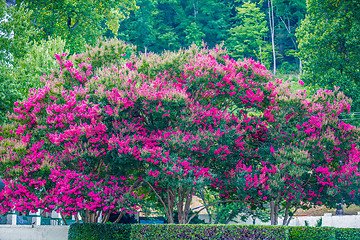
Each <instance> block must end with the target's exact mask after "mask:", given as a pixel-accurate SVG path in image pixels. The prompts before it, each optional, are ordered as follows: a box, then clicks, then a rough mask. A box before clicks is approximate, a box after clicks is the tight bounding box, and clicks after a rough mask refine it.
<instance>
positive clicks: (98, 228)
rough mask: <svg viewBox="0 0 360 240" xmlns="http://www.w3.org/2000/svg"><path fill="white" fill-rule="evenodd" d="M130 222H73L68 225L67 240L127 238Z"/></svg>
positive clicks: (121, 239)
mask: <svg viewBox="0 0 360 240" xmlns="http://www.w3.org/2000/svg"><path fill="white" fill-rule="evenodd" d="M130 234H131V225H130V224H97V223H86V224H82V223H81V224H80V223H74V224H72V225H70V229H69V234H68V240H110V239H111V240H128V239H130Z"/></svg>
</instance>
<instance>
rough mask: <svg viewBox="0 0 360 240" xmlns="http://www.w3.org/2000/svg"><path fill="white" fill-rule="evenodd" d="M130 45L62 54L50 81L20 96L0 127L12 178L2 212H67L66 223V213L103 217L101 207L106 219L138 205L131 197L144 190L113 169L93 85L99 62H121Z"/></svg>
mask: <svg viewBox="0 0 360 240" xmlns="http://www.w3.org/2000/svg"><path fill="white" fill-rule="evenodd" d="M129 49H130V48H129V47H128V46H124V45H123V44H121V43H119V42H116V41H111V42H107V43H105V44H99V45H98V46H97V47H96V48H94V49H89V50H88V51H87V52H85V53H83V54H82V55H78V56H74V57H73V59H74V60H73V61H69V60H66V54H62V55H57V56H56V58H57V61H58V64H59V69H60V70H59V71H57V72H54V73H53V74H51V75H49V76H46V77H45V76H44V79H46V84H45V86H44V87H42V88H39V89H31V90H30V93H29V96H28V97H27V99H26V100H24V101H22V102H15V108H14V112H13V113H12V115H11V116H10V122H9V124H6V125H3V126H2V127H1V129H0V159H1V167H0V168H1V176H2V179H3V180H4V183H5V185H6V187H5V189H4V190H3V191H2V192H1V198H2V204H1V211H2V213H6V212H8V211H10V210H17V211H19V212H29V211H37V209H39V208H40V209H44V210H45V211H51V210H55V211H57V212H60V213H61V214H62V217H63V219H64V221H65V223H66V219H65V217H64V215H70V214H72V215H76V218H77V220H78V213H79V214H80V215H81V217H82V219H83V221H84V222H97V221H98V218H99V217H100V215H101V214H102V215H103V218H102V219H103V222H106V221H107V219H108V217H109V215H110V213H112V212H116V211H120V212H121V213H125V212H128V213H131V212H132V211H133V210H136V209H137V208H138V207H137V206H136V205H135V204H133V203H132V201H131V199H136V198H137V196H136V195H135V194H134V193H133V190H134V189H135V188H136V187H137V186H138V183H139V181H138V180H137V179H134V178H133V177H132V176H131V175H128V176H121V175H118V174H115V175H114V174H112V172H111V171H110V169H109V168H108V166H107V165H106V163H105V162H106V159H107V158H109V157H110V153H109V150H110V149H111V146H110V145H109V139H110V136H111V133H110V131H109V130H108V128H107V126H106V121H108V120H105V119H104V117H103V113H104V112H103V111H105V110H104V109H103V108H102V106H101V104H100V103H94V102H93V101H91V99H92V95H94V94H95V92H91V91H92V90H91V89H90V88H88V87H87V83H88V82H89V81H90V80H91V79H96V78H95V77H94V73H95V72H96V69H97V66H99V64H98V63H99V62H102V61H105V59H106V63H107V64H110V63H112V62H114V63H115V62H117V61H118V60H121V59H120V58H119V56H121V57H124V55H126V51H128V52H129ZM130 53H131V49H130ZM125 57H126V56H125ZM84 59H87V61H88V62H86V63H85V62H84V61H83V60H84ZM112 60H113V61H112ZM90 63H92V65H94V66H95V67H94V68H93V67H92V66H91V65H90ZM101 66H106V64H101ZM110 121H111V120H110ZM121 215H122V214H121ZM119 220H120V219H119Z"/></svg>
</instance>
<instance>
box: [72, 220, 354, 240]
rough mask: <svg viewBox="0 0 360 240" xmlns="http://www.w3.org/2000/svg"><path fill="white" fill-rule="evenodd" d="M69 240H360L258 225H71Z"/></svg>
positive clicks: (329, 230) (344, 233)
mask: <svg viewBox="0 0 360 240" xmlns="http://www.w3.org/2000/svg"><path fill="white" fill-rule="evenodd" d="M68 239H69V240H83V239H87V240H125V239H126V240H155V239H156V240H183V239H187V240H190V239H193V240H205V239H206V240H213V239H214V240H215V239H216V240H225V239H229V240H230V239H231V240H235V239H244V240H245V239H247V240H249V239H266V240H275V239H276V240H277V239H279V240H330V239H331V240H335V239H336V240H360V229H358V228H333V227H284V226H259V225H255V226H254V225H247V226H243V225H207V224H196V225H180V224H72V225H71V226H70V229H69V238H68Z"/></svg>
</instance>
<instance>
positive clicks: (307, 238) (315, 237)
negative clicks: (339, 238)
mask: <svg viewBox="0 0 360 240" xmlns="http://www.w3.org/2000/svg"><path fill="white" fill-rule="evenodd" d="M289 239H290V240H319V239H321V240H335V239H336V238H335V228H331V227H321V228H317V227H289Z"/></svg>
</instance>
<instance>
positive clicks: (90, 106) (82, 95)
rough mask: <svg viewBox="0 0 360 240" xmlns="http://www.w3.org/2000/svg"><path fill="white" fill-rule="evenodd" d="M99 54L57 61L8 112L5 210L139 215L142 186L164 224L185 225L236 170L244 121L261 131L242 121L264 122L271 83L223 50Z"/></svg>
mask: <svg viewBox="0 0 360 240" xmlns="http://www.w3.org/2000/svg"><path fill="white" fill-rule="evenodd" d="M109 45H111V44H108V45H106V46H105V47H103V49H104V51H105V50H107V51H108V53H111V52H112V51H113V50H117V51H118V54H117V55H118V56H121V55H123V54H125V57H128V55H127V54H126V51H127V48H126V47H125V46H122V45H121V46H119V47H117V48H115V49H112V47H111V46H109ZM120 50H121V51H120ZM109 55H110V57H111V54H109ZM106 56H107V57H109V56H108V55H106V54H105V55H104V54H101V53H99V51H98V47H97V48H95V49H93V50H89V51H88V52H86V53H84V54H82V55H78V56H73V57H72V61H71V60H68V59H67V57H66V54H62V55H57V56H56V57H57V60H58V63H59V65H60V71H59V72H56V73H54V74H53V75H50V76H48V77H47V78H46V79H47V82H46V86H45V87H44V88H40V89H37V90H35V89H33V90H31V94H30V95H29V97H28V98H27V100H25V101H23V102H17V103H16V107H15V108H14V113H13V114H12V116H11V119H12V122H11V123H10V124H8V125H6V126H3V127H2V136H3V137H2V140H1V146H2V147H1V148H2V149H1V163H2V164H1V170H2V175H3V178H4V180H5V184H6V187H5V190H4V191H3V192H2V197H3V202H4V204H3V205H2V208H3V211H7V210H10V209H15V210H18V211H34V210H35V209H37V208H43V209H45V210H47V211H49V210H53V209H54V210H57V211H60V212H61V213H62V214H64V215H65V214H75V215H76V216H77V214H76V213H80V215H81V216H82V218H83V219H85V221H86V222H95V221H97V218H98V216H99V215H100V214H106V213H110V212H113V211H118V210H122V211H127V212H131V211H132V210H133V209H136V208H137V206H136V205H134V204H133V203H132V200H136V199H137V198H138V196H137V195H136V194H135V193H134V190H135V189H136V188H138V187H139V186H141V185H142V186H145V187H147V188H148V189H150V190H151V191H152V192H153V193H154V194H155V195H156V197H157V201H158V202H159V203H160V204H161V205H162V206H163V209H164V212H165V213H166V216H167V219H168V222H169V223H173V222H174V218H173V217H174V210H176V211H177V213H178V222H179V223H187V222H189V221H190V220H191V219H190V218H189V213H190V203H191V200H192V197H193V195H194V193H195V192H196V191H198V190H200V189H201V188H203V187H205V186H209V185H210V182H211V181H213V179H214V177H215V176H216V175H217V174H222V173H223V172H224V170H225V169H226V168H228V167H229V166H231V165H232V167H235V166H236V164H237V162H238V158H239V155H240V153H241V152H242V151H244V148H245V146H244V142H243V140H242V138H243V135H244V132H246V131H247V129H251V128H248V127H247V124H250V125H253V124H255V125H256V124H259V125H261V126H263V127H265V126H266V124H264V123H262V122H260V121H259V120H258V117H254V119H253V117H247V114H248V112H249V111H250V112H253V111H254V109H257V110H256V111H257V112H260V115H261V116H262V115H263V114H261V113H262V112H265V115H266V116H265V117H264V119H265V120H266V119H268V118H271V107H270V105H271V103H273V101H274V97H275V95H274V89H275V86H274V84H273V83H272V82H269V78H270V76H269V75H268V73H267V71H266V69H265V67H264V66H262V65H260V64H259V63H256V62H254V61H252V60H245V61H239V62H236V61H234V60H232V59H229V57H228V56H227V55H226V54H225V51H224V50H223V49H222V48H221V47H218V48H216V49H213V50H208V49H206V48H202V49H200V48H198V47H196V46H195V45H194V46H192V47H191V48H190V49H187V50H180V51H179V52H177V53H164V54H162V55H153V54H150V55H142V56H140V57H139V58H138V59H136V58H130V59H129V60H128V62H126V63H122V62H121V61H112V62H111V63H110V62H109V61H106V59H107V58H106ZM113 58H114V59H118V58H116V57H114V56H113ZM92 65H94V66H98V67H95V68H94V69H93V68H92ZM249 109H252V110H249ZM244 121H245V122H247V123H244ZM241 124H242V125H241ZM251 134H252V135H256V134H260V133H257V131H256V130H255V132H254V133H251ZM251 134H250V135H251ZM212 204H215V203H212ZM103 219H106V217H104V218H103Z"/></svg>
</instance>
